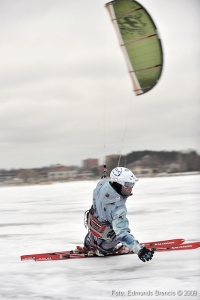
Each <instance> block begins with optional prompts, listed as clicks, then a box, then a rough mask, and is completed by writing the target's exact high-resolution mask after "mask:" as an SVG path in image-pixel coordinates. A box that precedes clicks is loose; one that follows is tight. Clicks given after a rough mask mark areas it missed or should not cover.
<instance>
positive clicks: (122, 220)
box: [112, 206, 142, 253]
mask: <svg viewBox="0 0 200 300" xmlns="http://www.w3.org/2000/svg"><path fill="white" fill-rule="evenodd" d="M112 217H113V221H112V227H113V230H114V231H115V234H116V237H117V239H119V241H120V242H121V243H122V244H123V245H125V246H127V247H129V248H130V250H131V251H133V252H135V253H138V251H139V250H140V249H141V248H142V247H141V246H140V244H139V242H138V241H137V240H135V238H134V236H133V235H132V234H130V232H131V230H130V228H129V221H128V219H127V217H126V208H125V207H124V206H122V207H119V208H118V209H117V210H115V211H114V212H113V214H112Z"/></svg>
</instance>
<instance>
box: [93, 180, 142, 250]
mask: <svg viewBox="0 0 200 300" xmlns="http://www.w3.org/2000/svg"><path fill="white" fill-rule="evenodd" d="M131 195H132V194H131ZM131 195H130V196H131ZM130 196H121V195H120V194H118V193H117V192H116V191H115V190H114V189H113V188H112V186H111V185H110V183H109V180H107V179H106V180H101V181H100V182H99V183H98V184H97V186H96V188H95V189H94V191H93V208H94V216H95V217H96V218H97V219H98V220H99V221H100V222H106V221H108V222H109V223H110V225H112V227H113V230H114V231H115V234H116V239H117V240H119V241H120V242H121V243H122V244H123V245H125V246H127V247H129V248H130V249H131V250H133V251H134V252H136V253H138V251H139V250H140V249H141V246H140V244H139V243H138V241H137V240H135V238H134V236H133V235H131V233H130V232H131V230H130V228H129V221H128V219H127V217H126V214H127V209H126V200H127V198H128V197H130Z"/></svg>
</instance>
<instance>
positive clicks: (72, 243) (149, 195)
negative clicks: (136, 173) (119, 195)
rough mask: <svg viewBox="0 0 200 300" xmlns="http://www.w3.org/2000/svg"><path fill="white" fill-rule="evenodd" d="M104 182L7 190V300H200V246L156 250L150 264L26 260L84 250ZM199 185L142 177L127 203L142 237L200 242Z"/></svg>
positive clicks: (3, 192) (193, 180)
mask: <svg viewBox="0 0 200 300" xmlns="http://www.w3.org/2000/svg"><path fill="white" fill-rule="evenodd" d="M96 183H97V182H96V181H79V182H69V183H60V184H53V185H46V186H42V185H41V186H24V187H20V186H19V187H1V188H0V247H1V252H0V300H4V299H6V300H10V299H20V300H21V299H26V300H29V299H30V300H32V299H37V300H40V299H45V300H66V299H69V300H72V299H74V300H78V299H85V300H89V299H96V300H100V299H105V300H111V299H151V300H152V299H181V298H183V299H195V300H197V299H200V287H199V283H200V264H199V261H200V249H196V250H191V251H188V250H186V251H175V252H165V253H155V255H154V258H153V260H152V261H150V262H147V263H143V262H141V261H140V260H139V259H138V257H137V255H130V256H129V255H127V256H119V257H104V258H89V259H77V260H72V261H70V260H67V261H47V262H46V261H45V262H34V261H23V262H21V261H20V256H21V255H23V254H31V253H41V252H51V251H52V252H53V251H62V250H68V249H74V248H75V247H76V245H82V243H83V239H84V236H85V235H86V232H87V231H86V229H85V228H84V225H83V213H84V211H85V210H87V209H88V208H89V207H90V205H91V203H92V191H93V189H94V187H95V186H96ZM199 183H200V175H193V176H191V175H190V176H180V177H161V178H142V179H140V181H139V182H138V183H137V184H136V186H135V188H134V195H133V197H131V198H129V200H128V202H127V208H128V218H129V221H130V226H131V228H132V233H133V234H134V236H135V237H136V238H137V239H138V240H139V241H140V242H145V241H146V242H148V241H156V240H161V239H172V238H185V239H186V240H187V241H188V242H189V241H200V232H199V225H200V221H199V220H200V218H199V216H200V213H199V210H200V205H199V201H200V197H199V195H200V184H199ZM179 290H180V291H182V292H183V295H182V296H178V294H177V293H178V291H179ZM195 291H197V293H198V294H197V295H196V296H195ZM192 293H193V294H192Z"/></svg>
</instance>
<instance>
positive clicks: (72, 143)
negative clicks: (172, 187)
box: [0, 0, 200, 169]
mask: <svg viewBox="0 0 200 300" xmlns="http://www.w3.org/2000/svg"><path fill="white" fill-rule="evenodd" d="M139 2H140V3H141V4H142V5H143V6H144V7H145V8H146V9H147V10H148V12H149V13H150V14H151V16H152V18H153V19H154V21H155V23H156V25H157V27H158V30H159V33H160V37H161V40H162V45H163V50H164V69H163V74H162V76H161V79H160V81H159V83H158V84H157V85H156V87H154V88H153V89H152V90H151V91H150V92H148V93H146V94H145V95H142V96H137V97H136V96H135V94H134V92H133V91H132V84H131V80H130V78H129V74H128V72H127V69H126V64H125V60H124V57H123V54H122V52H121V49H120V47H119V45H118V41H117V37H116V34H115V31H114V28H113V26H112V23H111V21H110V18H109V15H108V13H107V10H106V9H105V7H104V5H105V3H106V1H103V0H87V1H81V0H73V1H68V0H56V1H55V0H29V1H27V0H17V1H16V0H1V1H0V169H2V168H5V169H11V168H32V167H41V166H49V165H51V164H57V163H60V164H64V165H73V164H75V165H81V161H82V160H83V159H86V158H99V159H100V162H101V163H103V157H104V156H105V155H109V154H117V153H121V152H122V154H126V153H129V152H131V151H137V150H170V151H171V150H188V149H194V150H196V151H197V152H198V153H200V138H199V137H200V121H199V119H200V114H199V111H200V109H199V106H200V91H199V86H200V57H199V56H200V18H199V15H200V1H199V0H159V1H158V0H141V1H139ZM125 131H126V134H125V138H124V133H125Z"/></svg>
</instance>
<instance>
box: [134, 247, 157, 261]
mask: <svg viewBox="0 0 200 300" xmlns="http://www.w3.org/2000/svg"><path fill="white" fill-rule="evenodd" d="M153 254H154V251H153V250H150V249H147V248H145V247H143V248H142V249H140V251H139V252H138V257H139V259H140V260H142V261H143V262H145V261H149V260H151V259H152V258H153Z"/></svg>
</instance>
